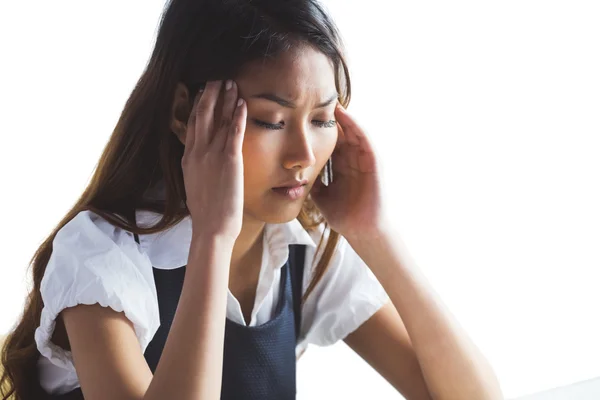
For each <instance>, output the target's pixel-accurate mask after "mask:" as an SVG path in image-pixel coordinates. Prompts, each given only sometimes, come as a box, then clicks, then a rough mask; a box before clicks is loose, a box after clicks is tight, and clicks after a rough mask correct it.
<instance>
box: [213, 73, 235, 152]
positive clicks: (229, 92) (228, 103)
mask: <svg viewBox="0 0 600 400" xmlns="http://www.w3.org/2000/svg"><path fill="white" fill-rule="evenodd" d="M237 95H238V89H237V85H236V83H235V82H234V81H233V80H230V81H228V82H227V83H226V84H225V96H224V100H223V111H222V113H221V117H220V121H215V123H218V126H217V125H216V126H215V137H214V138H213V140H212V142H211V147H212V148H214V149H216V151H223V150H224V149H225V145H226V144H227V136H228V135H229V132H230V129H231V125H232V124H233V119H234V117H235V116H234V112H235V109H236V102H237Z"/></svg>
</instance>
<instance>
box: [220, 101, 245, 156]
mask: <svg viewBox="0 0 600 400" xmlns="http://www.w3.org/2000/svg"><path fill="white" fill-rule="evenodd" d="M247 115H248V108H247V105H246V102H245V101H244V100H243V99H242V98H241V97H240V98H239V99H238V101H237V103H236V108H235V113H234V117H233V123H232V124H231V129H230V130H229V134H228V135H227V144H226V145H225V152H228V153H230V154H242V145H243V144H244V135H245V134H246V118H247Z"/></svg>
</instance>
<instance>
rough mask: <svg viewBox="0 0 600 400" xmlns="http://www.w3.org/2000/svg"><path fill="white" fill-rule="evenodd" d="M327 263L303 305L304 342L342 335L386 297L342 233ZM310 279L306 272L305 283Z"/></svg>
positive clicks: (325, 343) (332, 339) (328, 341)
mask: <svg viewBox="0 0 600 400" xmlns="http://www.w3.org/2000/svg"><path fill="white" fill-rule="evenodd" d="M330 263H331V264H330V265H329V267H328V269H327V271H326V272H325V274H324V275H323V277H322V278H321V281H319V283H318V284H317V286H315V289H314V291H313V292H312V293H311V294H310V295H309V296H308V298H307V300H306V303H305V304H304V307H303V309H302V326H303V331H304V332H303V333H304V335H302V336H304V337H303V338H302V341H304V342H305V344H315V345H318V346H328V345H332V344H334V343H336V342H337V341H339V340H340V339H344V338H345V337H346V336H348V334H350V333H351V332H353V331H355V330H356V329H357V328H358V327H360V326H361V325H362V324H363V323H364V322H365V321H367V320H368V319H369V318H370V317H371V316H372V315H373V314H375V312H377V311H378V310H379V309H380V308H381V307H382V306H383V305H384V304H386V303H387V302H388V301H389V296H388V295H387V293H386V291H385V289H384V288H383V286H382V285H381V284H380V282H379V281H378V280H377V278H376V277H375V275H374V274H373V272H372V271H371V270H370V268H369V267H368V266H367V264H366V263H365V262H364V261H363V260H362V259H361V258H360V257H359V255H358V254H357V253H356V252H355V251H354V249H353V248H352V247H351V246H350V244H349V243H348V242H347V241H346V239H345V238H344V237H342V236H341V237H340V242H339V243H338V246H337V248H336V251H335V252H334V254H333V256H332V259H331V261H330ZM313 268H314V266H313ZM310 279H311V278H309V277H306V276H305V279H304V286H305V287H306V286H307V285H308V284H309V283H310V282H308V280H310Z"/></svg>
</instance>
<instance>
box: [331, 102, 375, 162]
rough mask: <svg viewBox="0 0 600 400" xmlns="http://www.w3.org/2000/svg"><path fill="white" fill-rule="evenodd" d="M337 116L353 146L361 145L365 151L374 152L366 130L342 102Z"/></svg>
mask: <svg viewBox="0 0 600 400" xmlns="http://www.w3.org/2000/svg"><path fill="white" fill-rule="evenodd" d="M336 118H337V121H338V123H339V124H340V126H341V127H342V129H343V131H344V138H345V140H346V142H347V143H349V144H351V145H352V146H359V147H361V149H362V150H364V151H368V152H371V153H372V152H373V148H372V146H371V143H370V142H369V139H368V137H367V134H366V132H365V130H364V129H362V128H361V127H360V125H359V124H358V123H357V122H356V121H355V119H354V118H353V117H352V116H350V114H349V113H348V111H346V110H345V109H344V108H343V107H342V106H341V105H340V104H338V106H337V107H336Z"/></svg>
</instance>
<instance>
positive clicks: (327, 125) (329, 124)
mask: <svg viewBox="0 0 600 400" xmlns="http://www.w3.org/2000/svg"><path fill="white" fill-rule="evenodd" d="M252 120H253V121H254V123H255V124H256V125H258V126H260V127H262V128H265V129H271V130H280V129H283V127H284V126H285V122H283V121H282V122H280V123H278V124H270V123H268V122H264V121H261V120H258V119H254V118H253V119H252ZM312 123H313V124H315V125H316V126H318V127H319V128H333V127H335V126H336V121H334V120H330V121H319V120H313V121H312Z"/></svg>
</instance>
